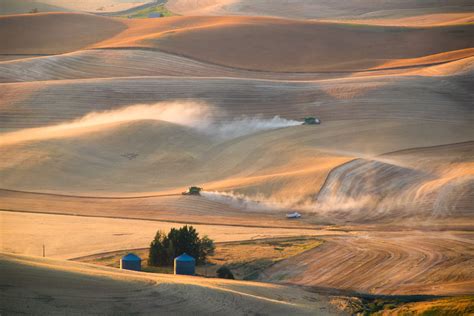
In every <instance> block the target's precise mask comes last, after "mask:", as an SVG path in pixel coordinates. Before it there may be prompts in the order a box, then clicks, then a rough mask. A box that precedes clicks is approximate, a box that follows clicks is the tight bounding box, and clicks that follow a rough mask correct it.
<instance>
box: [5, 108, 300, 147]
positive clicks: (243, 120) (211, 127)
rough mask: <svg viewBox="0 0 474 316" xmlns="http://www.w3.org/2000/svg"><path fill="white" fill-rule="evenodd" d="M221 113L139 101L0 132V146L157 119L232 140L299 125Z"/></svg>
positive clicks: (295, 122)
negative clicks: (225, 118) (226, 117)
mask: <svg viewBox="0 0 474 316" xmlns="http://www.w3.org/2000/svg"><path fill="white" fill-rule="evenodd" d="M216 116H219V117H222V116H224V113H223V112H222V111H221V110H219V109H217V108H215V107H212V106H210V105H208V104H207V103H204V102H196V101H174V102H161V103H155V104H138V105H132V106H128V107H124V108H120V109H116V110H109V111H103V112H92V113H89V114H87V115H85V116H84V117H82V118H80V119H77V120H74V121H71V122H66V123H62V124H58V125H52V126H46V127H37V128H28V129H23V130H19V131H14V132H10V133H4V134H0V145H11V144H14V143H20V142H26V141H35V140H36V141H37V140H45V139H53V138H65V137H71V136H77V135H81V134H86V133H90V132H94V131H97V130H101V129H103V128H105V127H106V126H107V125H110V124H115V123H123V122H131V121H140V120H156V121H165V122H169V123H174V124H179V125H183V126H185V127H188V128H193V129H196V130H197V131H198V132H200V133H202V134H205V135H207V136H210V137H214V138H216V139H223V140H226V139H231V138H235V137H239V136H243V135H248V134H252V133H256V132H259V131H264V130H270V129H276V128H283V127H289V126H295V125H300V124H301V123H300V122H298V121H293V120H286V119H283V118H280V117H278V116H275V117H273V118H271V119H264V118H261V117H245V116H244V117H240V118H237V119H233V120H228V121H216V120H215V119H214V118H215V117H216Z"/></svg>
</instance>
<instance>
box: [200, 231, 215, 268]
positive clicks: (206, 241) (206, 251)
mask: <svg viewBox="0 0 474 316" xmlns="http://www.w3.org/2000/svg"><path fill="white" fill-rule="evenodd" d="M215 249H216V246H215V245H214V240H212V239H210V238H209V237H208V236H207V235H204V236H203V237H202V238H201V246H200V247H199V255H198V262H200V263H205V262H206V258H207V257H208V256H212V255H213V254H214V250H215Z"/></svg>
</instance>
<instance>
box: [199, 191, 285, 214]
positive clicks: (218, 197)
mask: <svg viewBox="0 0 474 316" xmlns="http://www.w3.org/2000/svg"><path fill="white" fill-rule="evenodd" d="M201 195H202V196H204V197H205V198H206V199H209V200H211V201H216V202H220V203H224V204H227V205H230V206H232V207H235V208H237V209H240V210H247V211H283V210H288V208H287V207H286V206H285V205H283V204H281V203H277V202H272V201H270V200H268V199H265V198H263V197H258V196H257V197H254V198H251V197H248V196H245V195H243V194H238V193H234V192H218V191H212V192H211V191H203V192H201Z"/></svg>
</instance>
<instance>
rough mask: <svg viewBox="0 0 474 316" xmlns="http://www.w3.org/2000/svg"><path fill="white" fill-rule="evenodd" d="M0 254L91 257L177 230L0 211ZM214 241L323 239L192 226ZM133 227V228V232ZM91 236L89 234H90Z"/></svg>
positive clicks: (133, 222) (299, 231)
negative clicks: (0, 232)
mask: <svg viewBox="0 0 474 316" xmlns="http://www.w3.org/2000/svg"><path fill="white" fill-rule="evenodd" d="M0 219H1V221H2V226H3V227H4V229H2V244H1V251H2V252H9V253H20V254H27V255H33V256H41V254H42V247H43V244H44V245H45V247H46V255H47V257H48V258H59V259H72V258H77V257H83V256H87V255H92V254H98V253H103V252H109V251H118V250H122V249H136V248H145V247H147V246H149V244H150V242H151V241H152V240H153V238H154V236H155V234H156V232H157V231H158V230H164V231H168V230H170V229H171V228H172V227H181V226H183V224H180V223H176V222H174V223H173V222H158V221H147V220H130V219H114V218H97V217H83V216H65V215H47V214H33V213H16V212H4V211H2V212H0ZM193 226H194V227H195V228H196V229H197V230H198V232H200V233H201V234H203V235H208V236H209V237H210V238H212V239H214V240H215V241H216V242H223V241H236V240H249V239H261V238H275V237H285V236H287V237H292V236H301V235H308V236H317V235H321V234H324V232H323V231H321V230H315V229H304V228H301V229H285V228H282V227H279V228H266V227H265V225H262V226H260V227H245V226H225V225H221V226H219V225H201V224H198V225H193ZM137 227H138V228H139V229H137ZM91 232H94V233H91Z"/></svg>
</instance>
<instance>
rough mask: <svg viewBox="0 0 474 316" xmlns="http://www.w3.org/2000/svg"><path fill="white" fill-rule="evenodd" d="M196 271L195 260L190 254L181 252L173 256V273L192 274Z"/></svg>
mask: <svg viewBox="0 0 474 316" xmlns="http://www.w3.org/2000/svg"><path fill="white" fill-rule="evenodd" d="M195 271H196V260H194V258H193V257H191V256H190V255H188V254H186V253H183V254H182V255H181V256H179V257H176V258H174V274H184V275H194V273H195Z"/></svg>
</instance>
